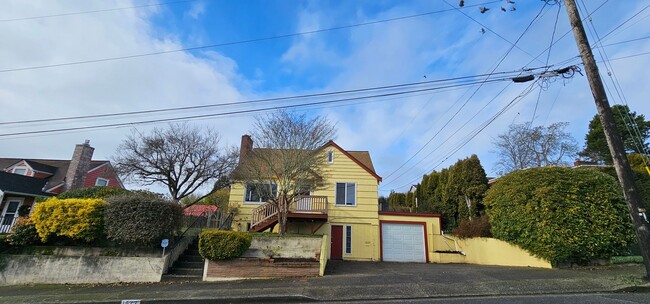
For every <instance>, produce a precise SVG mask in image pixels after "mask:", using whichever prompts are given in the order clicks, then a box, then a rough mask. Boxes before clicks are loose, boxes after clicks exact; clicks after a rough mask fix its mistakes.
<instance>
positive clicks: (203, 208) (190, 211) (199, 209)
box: [183, 205, 219, 216]
mask: <svg viewBox="0 0 650 304" xmlns="http://www.w3.org/2000/svg"><path fill="white" fill-rule="evenodd" d="M217 209H219V208H218V207H217V206H208V205H192V206H189V207H187V208H185V209H183V214H185V215H187V216H200V215H202V214H203V213H205V214H206V215H207V213H208V212H213V213H214V212H217Z"/></svg>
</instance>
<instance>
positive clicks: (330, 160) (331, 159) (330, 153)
mask: <svg viewBox="0 0 650 304" xmlns="http://www.w3.org/2000/svg"><path fill="white" fill-rule="evenodd" d="M327 163H328V164H333V163H334V151H333V150H329V151H327Z"/></svg>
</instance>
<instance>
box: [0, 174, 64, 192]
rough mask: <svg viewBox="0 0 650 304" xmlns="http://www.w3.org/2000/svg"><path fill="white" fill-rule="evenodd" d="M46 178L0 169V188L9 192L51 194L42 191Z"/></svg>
mask: <svg viewBox="0 0 650 304" xmlns="http://www.w3.org/2000/svg"><path fill="white" fill-rule="evenodd" d="M46 182H47V180H44V179H40V178H33V177H29V176H24V175H20V174H13V173H8V172H4V171H0V190H2V191H3V192H5V193H9V194H22V195H31V196H52V195H51V194H48V193H45V192H43V187H45V183H46Z"/></svg>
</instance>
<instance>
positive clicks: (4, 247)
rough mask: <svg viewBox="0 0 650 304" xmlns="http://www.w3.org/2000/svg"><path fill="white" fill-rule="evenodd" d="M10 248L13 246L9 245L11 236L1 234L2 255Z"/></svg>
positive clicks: (0, 249) (0, 248) (0, 246)
mask: <svg viewBox="0 0 650 304" xmlns="http://www.w3.org/2000/svg"><path fill="white" fill-rule="evenodd" d="M9 248H11V244H9V235H7V234H0V253H2V252H5V251H6V250H8V249H9Z"/></svg>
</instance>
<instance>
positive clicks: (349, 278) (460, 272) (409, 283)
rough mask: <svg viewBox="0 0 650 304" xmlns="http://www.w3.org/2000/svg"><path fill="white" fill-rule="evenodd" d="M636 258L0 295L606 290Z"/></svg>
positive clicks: (179, 297) (377, 267) (333, 270)
mask: <svg viewBox="0 0 650 304" xmlns="http://www.w3.org/2000/svg"><path fill="white" fill-rule="evenodd" d="M643 276H644V269H643V267H642V266H640V265H634V266H610V267H597V268H584V269H535V268H520V267H497V266H477V265H466V264H454V265H452V264H411V263H386V262H330V265H328V273H327V275H326V276H325V277H322V278H302V279H284V280H256V281H253V280H250V281H237V282H221V283H203V282H194V283H156V284H116V285H28V286H4V287H0V303H119V302H120V300H124V299H139V300H142V303H178V302H182V301H186V302H188V303H189V302H192V303H201V302H209V300H220V301H224V302H256V303H259V302H292V301H293V302H309V301H319V300H321V301H328V300H338V301H341V300H348V301H351V300H380V299H425V298H444V297H467V296H488V295H491V296H499V295H534V294H566V293H593V292H612V291H617V290H622V289H625V288H631V287H634V286H641V287H642V288H649V287H650V285H649V284H647V283H646V282H644V281H643V280H642V279H641V278H642V277H643Z"/></svg>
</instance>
